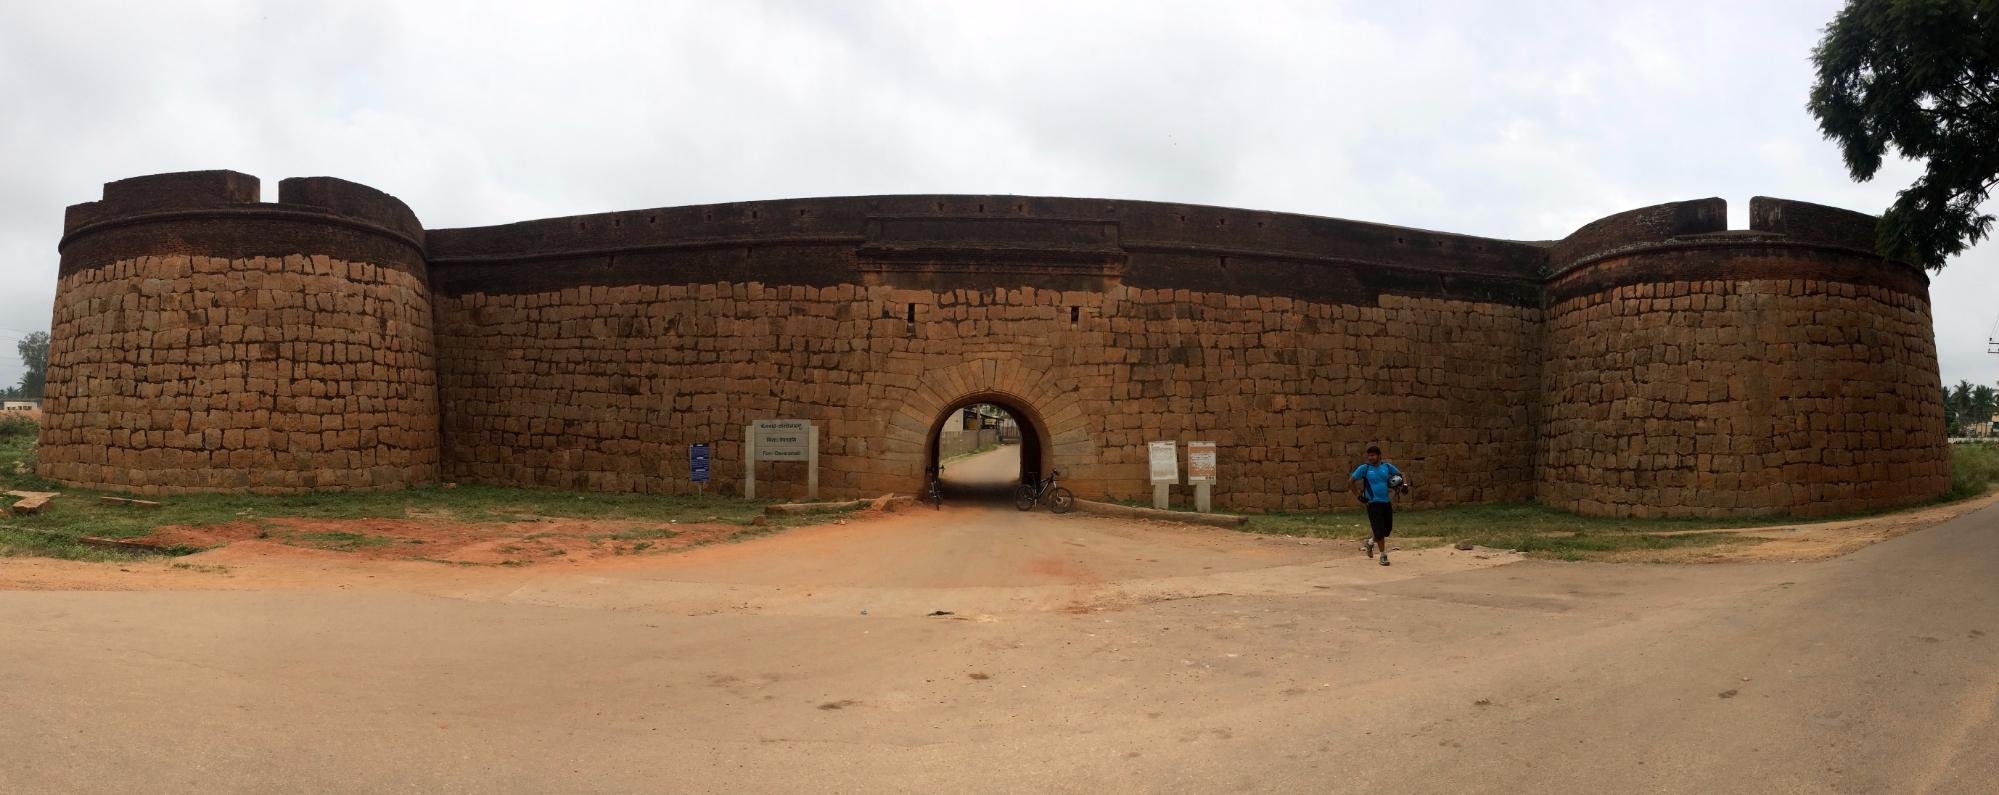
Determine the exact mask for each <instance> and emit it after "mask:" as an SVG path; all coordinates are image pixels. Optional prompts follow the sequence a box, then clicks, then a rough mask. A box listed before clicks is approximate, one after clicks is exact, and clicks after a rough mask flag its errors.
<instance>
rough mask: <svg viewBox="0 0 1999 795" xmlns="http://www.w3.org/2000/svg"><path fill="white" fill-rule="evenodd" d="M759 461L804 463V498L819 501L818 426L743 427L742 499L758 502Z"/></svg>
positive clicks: (761, 423) (767, 423) (763, 423)
mask: <svg viewBox="0 0 1999 795" xmlns="http://www.w3.org/2000/svg"><path fill="white" fill-rule="evenodd" d="M758 461H804V462H805V494H806V497H807V498H808V499H815V500H816V499H819V426H817V425H813V424H812V423H811V422H809V421H807V420H756V421H754V422H751V423H750V424H748V425H745V426H743V496H744V497H746V498H749V499H756V496H757V462H758Z"/></svg>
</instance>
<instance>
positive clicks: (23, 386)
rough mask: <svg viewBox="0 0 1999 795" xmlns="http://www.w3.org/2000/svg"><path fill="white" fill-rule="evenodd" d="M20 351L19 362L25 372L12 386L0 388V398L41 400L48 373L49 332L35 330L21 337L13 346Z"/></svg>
mask: <svg viewBox="0 0 1999 795" xmlns="http://www.w3.org/2000/svg"><path fill="white" fill-rule="evenodd" d="M14 349H15V350H17V351H20V352H21V364H22V365H23V366H25V367H26V368H27V372H24V373H22V374H21V380H20V381H19V382H17V383H15V384H14V385H13V386H10V387H4V388H0V398H4V399H8V400H41V399H42V385H43V384H44V383H45V382H46V381H47V380H48V375H49V333H48V332H46V331H37V332H34V333H33V334H29V335H28V336H26V337H23V338H21V341H20V342H19V343H17V344H16V345H15V346H14Z"/></svg>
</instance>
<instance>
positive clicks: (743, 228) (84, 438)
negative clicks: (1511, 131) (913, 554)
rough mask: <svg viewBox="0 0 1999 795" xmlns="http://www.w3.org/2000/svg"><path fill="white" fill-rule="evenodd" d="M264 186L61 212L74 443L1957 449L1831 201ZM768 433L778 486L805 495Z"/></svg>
mask: <svg viewBox="0 0 1999 795" xmlns="http://www.w3.org/2000/svg"><path fill="white" fill-rule="evenodd" d="M260 198H261V196H260V191H259V186H258V182H257V180H256V178H254V177H250V176H247V175H244V174H238V173H235V172H228V171H208V172H190V173H183V174H162V175H155V176H150V177H138V178H134V179H128V180H122V181H119V182H114V183H110V184H108V185H106V186H105V187H104V194H103V199H102V200H101V201H95V202H89V203H85V204H79V205H76V206H73V207H71V208H70V210H69V214H68V217H67V219H66V222H65V234H64V235H63V238H62V242H61V245H60V249H61V251H62V264H61V269H60V275H59V282H58V286H57V293H56V305H55V325H54V329H53V344H52V346H51V350H50V362H49V370H48V396H47V400H46V402H45V404H44V411H45V413H46V417H47V422H46V424H45V426H44V430H43V436H42V440H41V448H40V450H41V452H40V461H41V471H42V473H43V474H44V475H46V476H48V477H50V478H53V479H56V480H59V481H62V482H65V483H69V484H74V485H81V486H92V487H103V488H116V489H133V490H137V491H142V492H153V493H158V492H178V491H190V490H208V491H232V490H252V491H293V490H303V489H329V488H331V489H364V488H370V489H371V488H397V487H402V486H406V485H410V484H419V483H430V482H435V481H437V480H439V479H440V478H448V479H452V480H459V481H475V482H490V483H503V484H520V485H532V486H557V487H570V488H584V489H597V490H616V491H657V492H672V491H686V490H691V489H692V485H691V484H690V483H689V480H688V471H687V470H688V464H687V460H688V459H687V445H689V444H693V443H700V442H708V443H712V444H713V445H714V451H713V472H714V477H715V481H716V482H715V483H714V484H713V485H714V486H717V487H720V488H725V489H726V488H733V487H734V485H735V482H736V481H737V479H738V478H739V477H740V476H741V472H742V460H741V453H742V438H741V434H742V428H743V427H744V426H745V425H746V424H748V423H749V422H751V421H753V420H757V419H776V418H802V419H807V420H810V421H812V422H813V423H814V424H815V425H817V426H818V427H819V429H820V448H819V449H820V455H821V487H822V491H823V492H824V493H825V494H827V495H829V496H855V497H859V496H874V495H878V494H882V493H885V492H902V493H910V492H915V491H918V490H919V489H921V488H922V485H923V478H924V470H925V467H926V466H927V465H928V464H929V463H931V462H932V461H933V460H934V457H935V455H936V451H935V449H934V448H933V447H932V445H933V442H932V439H933V438H934V435H935V431H936V429H937V427H938V423H939V422H941V421H942V417H944V416H945V415H946V414H948V413H949V412H950V411H951V410H952V409H953V408H955V407H958V406H960V405H963V404H965V403H968V402H975V401H983V402H992V403H997V404H1000V405H1003V406H1005V407H1006V408H1007V409H1008V410H1009V411H1012V412H1014V414H1015V416H1016V417H1019V418H1021V419H1022V421H1023V422H1024V423H1026V424H1029V425H1031V426H1033V428H1034V431H1035V432H1034V434H1033V439H1034V441H1033V443H1032V444H1033V447H1034V449H1033V450H1032V452H1031V454H1030V455H1029V456H1028V460H1027V461H1026V462H1025V464H1026V465H1031V466H1032V467H1033V468H1034V470H1035V472H1036V473H1037V474H1038V473H1039V472H1042V471H1045V470H1046V469H1047V468H1049V467H1057V468H1060V469H1061V470H1062V471H1063V473H1064V475H1065V476H1066V477H1067V479H1068V483H1069V485H1071V486H1072V488H1074V490H1075V492H1076V493H1077V494H1078V495H1079V496H1084V497H1101V496H1105V495H1108V496H1112V497H1142V496H1144V495H1146V494H1149V492H1150V485H1149V483H1148V482H1147V479H1146V478H1147V474H1146V443H1147V442H1151V441H1155V440H1173V441H1177V442H1181V443H1183V444H1184V443H1185V442H1189V441H1195V440H1201V441H1213V442H1216V443H1217V444H1218V445H1219V450H1220V455H1219V460H1220V475H1221V478H1220V482H1219V483H1217V484H1216V486H1215V490H1214V495H1215V502H1216V504H1217V505H1219V506H1222V507H1224V508H1231V509H1237V510H1272V509H1310V508H1326V507H1335V506H1341V505H1345V504H1346V498H1345V496H1344V494H1345V492H1344V488H1343V486H1344V481H1345V477H1346V475H1345V473H1346V471H1347V469H1348V467H1349V466H1350V465H1351V462H1352V461H1353V460H1354V459H1355V458H1357V457H1358V455H1359V453H1360V450H1361V449H1362V448H1363V447H1364V446H1365V445H1366V444H1368V443H1370V442H1379V443H1381V444H1383V445H1384V446H1386V447H1388V449H1389V450H1390V453H1391V455H1392V456H1394V457H1396V458H1397V459H1398V460H1399V461H1400V462H1402V463H1403V464H1404V466H1405V468H1408V469H1411V470H1413V471H1415V472H1418V473H1421V475H1422V477H1421V482H1422V483H1423V486H1424V488H1423V490H1422V491H1421V492H1420V494H1419V498H1420V500H1421V501H1423V502H1427V503H1430V504H1444V503H1465V502H1481V501H1495V500H1524V499H1529V498H1538V499H1540V500H1542V501H1544V502H1547V503H1549V504H1553V505H1556V506H1560V507H1564V508H1571V509H1576V510H1582V511H1586V512H1591V513H1604V514H1647V515H1649V514H1673V515H1742V514H1764V513H1772V512H1795V513H1831V512H1841V511H1851V510H1858V509H1862V508H1869V507H1877V506H1883V505H1891V504H1896V503H1906V502H1913V501H1918V500H1923V499H1927V498H1929V497H1932V496H1934V495H1936V494H1939V493H1941V492H1942V491H1943V490H1944V488H1945V487H1946V486H1947V480H1948V475H1947V472H1946V449H1945V446H1944V440H1943V414H1942V409H1941V398H1940V390H1939V384H1938V374H1937V364H1936V353H1935V345H1934V338H1933V336H1932V331H1931V324H1930V315H1929V298H1928V282H1927V279H1926V278H1925V275H1924V273H1923V272H1922V271H1921V270H1920V269H1917V268H1914V267H1912V266H1909V265H1907V264H1905V263H1900V262H1891V261H1886V260H1882V259H1881V258H1879V257H1877V256H1875V255H1874V254H1873V253H1872V251H1871V241H1872V239H1873V235H1872V230H1873V227H1874V219H1872V218H1870V217H1868V216H1864V215H1860V214H1857V213H1850V212H1846V211H1843V210H1835V209H1831V208H1826V207H1820V206H1817V205H1811V204H1805V203H1801V202H1789V201H1781V200H1775V199H1766V198H1760V197H1759V198H1757V199H1754V200H1752V201H1751V203H1750V219H1751V222H1750V229H1749V230H1746V231H1728V230H1727V229H1726V228H1725V223H1724V221H1725V218H1726V212H1725V209H1726V208H1725V206H1724V205H1723V203H1722V202H1721V200H1719V199H1705V200H1698V201H1690V202H1678V203H1673V204H1664V205H1658V206H1655V207H1647V208H1644V209H1640V210H1634V211H1631V212H1627V213H1621V214H1618V215H1614V216H1610V217H1608V218H1605V219H1602V220H1600V221H1597V222H1594V223H1591V224H1589V225H1587V226H1585V227H1583V228H1582V229H1580V230H1578V231H1577V232H1576V233H1575V234H1573V235H1570V236H1569V237H1567V238H1564V239H1563V240H1559V241H1552V242H1546V243H1535V242H1517V241H1507V240H1495V239H1488V238H1478V237H1468V236H1464V235H1453V234H1445V233H1438V232H1428V231H1423V230H1417V229H1405V228H1399V227H1392V226H1382V225H1377V224H1367V223H1359V222H1353V221H1342V220H1336V219H1329V218H1314V217H1307V216H1299V215H1287V214H1283V213H1270V212H1257V211H1248V210H1231V209H1221V208H1215V207H1198V206H1188V205H1174V204H1156V203H1148V202H1128V201H1105V200H1094V199H1051V198H1031V197H1019V196H874V197H851V198H828V199H801V200H789V201H769V202H748V203H741V204H727V205H712V206H699V207H675V208H660V209H652V210H638V211H632V212H618V213H606V214H600V215H590V216H580V217H572V218H554V219H547V220H541V221H528V222H523V223H517V224H508V225H505V226H494V227H481V228H471V229H425V228H423V226H422V225H421V224H420V223H419V222H418V221H417V218H416V216H415V214H414V213H412V212H410V210H409V209H408V208H407V207H405V206H404V205H403V204H402V202H400V201H397V200H396V199H395V198H393V197H391V196H388V195H387V194H383V193H381V192H379V191H376V190H374V189H371V188H368V187H366V186H362V185H356V184H354V183H350V182H344V181H341V180H337V179H331V178H326V177H313V178H304V179H287V180H284V181H283V182H281V183H280V184H279V187H278V195H277V201H276V202H273V203H264V202H261V201H260ZM766 466H768V467H771V469H768V470H766V471H765V472H764V473H763V474H761V475H760V476H759V481H760V490H763V491H766V492H767V493H774V494H776V495H778V496H786V495H789V494H795V493H798V492H800V491H802V489H803V483H804V480H805V478H804V475H803V473H802V472H792V471H789V469H788V468H790V467H802V464H790V463H779V464H770V465H766ZM1023 468H1026V466H1025V465H1024V467H1023ZM764 483H768V484H769V485H768V486H762V484H764Z"/></svg>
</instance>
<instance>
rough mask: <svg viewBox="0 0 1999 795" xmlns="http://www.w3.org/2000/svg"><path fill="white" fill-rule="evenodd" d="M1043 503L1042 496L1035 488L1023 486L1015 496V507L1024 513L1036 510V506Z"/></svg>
mask: <svg viewBox="0 0 1999 795" xmlns="http://www.w3.org/2000/svg"><path fill="white" fill-rule="evenodd" d="M1040 501H1041V494H1040V493H1039V492H1037V491H1035V490H1034V487H1033V486H1021V487H1020V491H1018V492H1016V493H1015V494H1014V495H1013V507H1015V508H1019V509H1021V510H1023V511H1032V510H1034V504H1035V503H1037V502H1040Z"/></svg>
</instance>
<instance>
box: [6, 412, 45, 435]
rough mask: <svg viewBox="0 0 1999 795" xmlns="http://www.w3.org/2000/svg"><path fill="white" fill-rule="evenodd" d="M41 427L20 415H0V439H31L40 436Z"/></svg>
mask: <svg viewBox="0 0 1999 795" xmlns="http://www.w3.org/2000/svg"><path fill="white" fill-rule="evenodd" d="M41 432H42V426H40V425H37V424H35V421H34V420H31V419H28V418H27V417H23V416H21V415H20V414H0V439H23V438H26V439H33V438H35V437H36V436H38V435H40V434H41Z"/></svg>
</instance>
